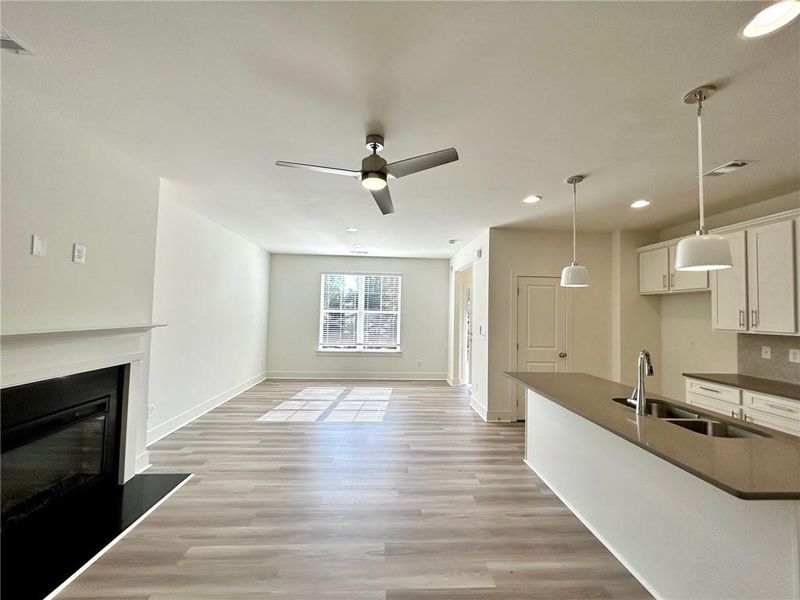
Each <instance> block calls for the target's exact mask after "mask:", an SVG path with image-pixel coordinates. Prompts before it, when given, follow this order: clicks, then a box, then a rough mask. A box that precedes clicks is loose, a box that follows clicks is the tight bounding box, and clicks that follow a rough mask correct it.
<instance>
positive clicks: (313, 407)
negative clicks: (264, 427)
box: [256, 387, 392, 423]
mask: <svg viewBox="0 0 800 600" xmlns="http://www.w3.org/2000/svg"><path fill="white" fill-rule="evenodd" d="M345 390H346V388H333V387H308V388H305V389H303V390H301V391H300V392H298V393H297V394H295V395H294V396H292V399H291V400H284V401H283V402H281V403H280V404H278V405H277V406H276V407H275V408H273V409H272V410H270V411H269V412H267V413H265V414H264V415H262V416H260V417H259V418H258V419H256V420H257V421H260V422H263V423H317V422H325V423H354V422H355V423H381V422H383V419H384V417H385V415H386V410H387V409H388V408H389V402H388V400H389V397H390V396H391V395H392V388H368V387H357V388H352V389H351V390H350V393H349V394H347V396H345V398H344V399H343V400H341V401H339V402H336V400H337V399H338V398H339V397H340V396H341V395H342V393H343V392H344V391H345Z"/></svg>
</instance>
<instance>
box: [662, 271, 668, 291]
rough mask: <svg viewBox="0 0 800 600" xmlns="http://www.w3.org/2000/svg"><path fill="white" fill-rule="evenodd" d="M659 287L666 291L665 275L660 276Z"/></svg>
mask: <svg viewBox="0 0 800 600" xmlns="http://www.w3.org/2000/svg"><path fill="white" fill-rule="evenodd" d="M661 287H662V288H664V289H667V275H666V274H664V275H662V276H661Z"/></svg>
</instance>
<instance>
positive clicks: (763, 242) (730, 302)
mask: <svg viewBox="0 0 800 600" xmlns="http://www.w3.org/2000/svg"><path fill="white" fill-rule="evenodd" d="M798 221H800V217H798V216H797V211H792V212H791V213H788V214H783V215H775V216H773V217H765V218H763V219H755V220H754V221H749V222H747V223H739V224H737V225H734V226H730V227H725V228H723V229H720V230H717V231H716V232H715V233H720V234H722V235H724V236H725V237H726V238H727V239H728V241H729V242H730V245H731V257H732V259H733V267H732V268H730V269H723V270H719V271H712V272H711V326H712V328H713V329H718V330H726V331H741V332H749V333H763V334H790V335H791V334H797V333H798V305H797V293H798V285H799V284H798V278H797V260H798V256H800V244H799V243H798V242H800V240H798V238H797V234H796V232H795V229H796V227H797V223H798Z"/></svg>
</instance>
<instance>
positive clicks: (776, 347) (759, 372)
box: [738, 333, 800, 384]
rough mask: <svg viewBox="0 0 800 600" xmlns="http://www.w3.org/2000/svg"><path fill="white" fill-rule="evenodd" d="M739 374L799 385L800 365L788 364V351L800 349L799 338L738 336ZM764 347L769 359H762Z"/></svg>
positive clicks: (741, 334)
mask: <svg viewBox="0 0 800 600" xmlns="http://www.w3.org/2000/svg"><path fill="white" fill-rule="evenodd" d="M738 338H739V339H738V356H739V373H741V374H742V375H752V376H753V377H762V378H764V379H773V380H776V381H788V382H789V383H798V384H800V363H792V362H789V350H790V349H795V348H800V337H790V336H782V335H753V334H750V333H740V334H739V335H738ZM764 346H769V347H770V353H771V355H772V356H771V358H762V356H761V351H762V349H763V347H764Z"/></svg>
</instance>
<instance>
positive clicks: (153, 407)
mask: <svg viewBox="0 0 800 600" xmlns="http://www.w3.org/2000/svg"><path fill="white" fill-rule="evenodd" d="M154 414H156V405H155V404H148V405H147V418H148V419H149V418H151V417H152V416H153V415H154Z"/></svg>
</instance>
